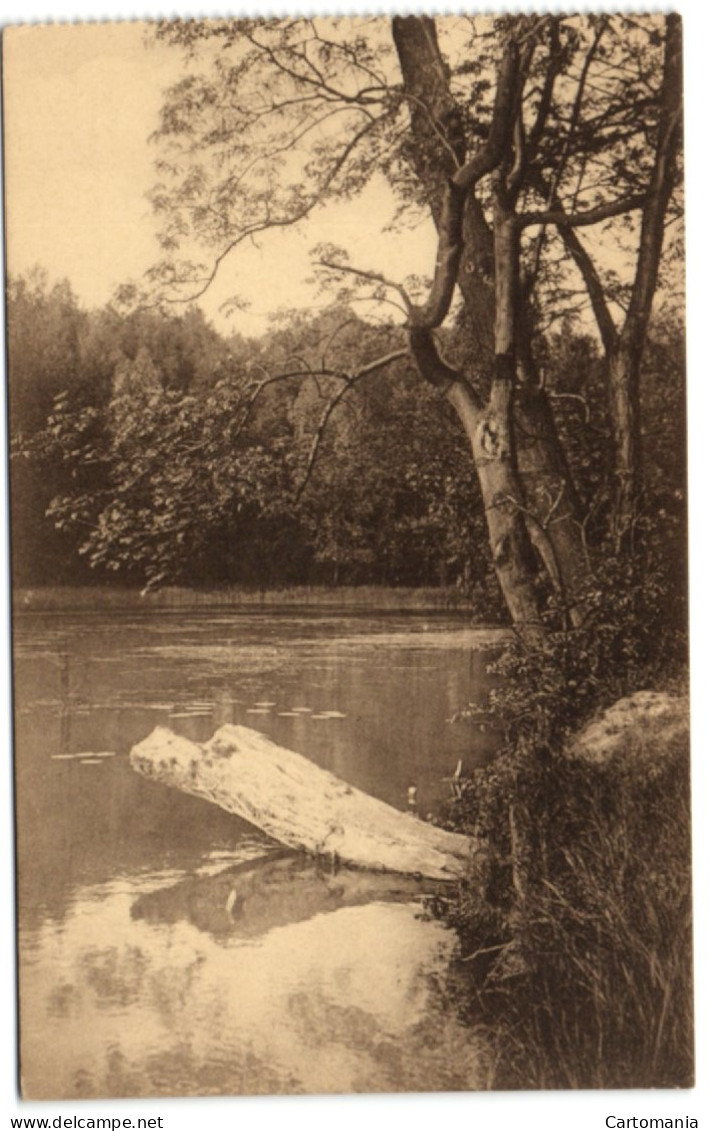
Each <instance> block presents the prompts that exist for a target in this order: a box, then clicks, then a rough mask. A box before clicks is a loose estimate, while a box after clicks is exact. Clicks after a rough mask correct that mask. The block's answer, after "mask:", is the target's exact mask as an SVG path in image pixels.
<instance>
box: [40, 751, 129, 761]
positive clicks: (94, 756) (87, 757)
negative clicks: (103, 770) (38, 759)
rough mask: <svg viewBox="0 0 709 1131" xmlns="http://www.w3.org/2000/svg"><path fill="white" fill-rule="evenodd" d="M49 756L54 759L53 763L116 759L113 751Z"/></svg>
mask: <svg viewBox="0 0 709 1131" xmlns="http://www.w3.org/2000/svg"><path fill="white" fill-rule="evenodd" d="M49 756H50V758H52V759H54V760H55V761H60V760H61V761H65V762H73V761H81V762H88V761H100V760H101V759H102V758H115V757H116V751H115V750H98V751H96V752H95V753H94V751H93V750H82V751H81V752H80V753H78V754H50V755H49Z"/></svg>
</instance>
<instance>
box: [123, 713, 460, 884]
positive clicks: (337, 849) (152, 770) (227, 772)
mask: <svg viewBox="0 0 709 1131" xmlns="http://www.w3.org/2000/svg"><path fill="white" fill-rule="evenodd" d="M130 761H131V765H132V766H133V768H134V769H135V770H137V771H138V773H141V774H143V775H144V776H145V777H148V778H151V779H152V780H154V781H158V782H162V783H164V784H165V785H169V786H174V787H175V788H177V789H181V790H183V791H184V792H186V793H190V794H193V795H194V796H195V797H202V798H205V799H206V800H207V801H212V802H214V804H215V805H219V806H220V807H221V808H222V809H226V811H227V812H229V813H234V814H236V816H238V817H241V818H242V819H244V820H246V821H249V822H250V823H251V824H253V825H255V826H256V827H257V828H259V829H261V830H262V831H263V832H265V833H266V834H267V835H268V836H270V837H273V838H274V840H277V841H279V842H280V843H281V844H284V845H286V846H287V847H289V848H294V849H300V850H304V851H305V852H308V853H310V854H312V855H314V856H329V857H331V858H333V857H336V858H338V859H339V860H340V861H342V862H343V863H345V864H352V865H354V866H355V867H359V868H366V869H371V870H373V871H378V872H398V873H401V874H403V875H409V876H425V877H428V878H430V879H435V880H454V879H458V878H459V877H461V876H462V875H463V874H464V872H465V869H466V864H467V861H468V858H469V855H470V841H469V840H468V838H467V837H464V836H461V835H459V834H458V833H450V832H446V831H445V830H444V829H439V828H436V827H435V826H434V825H430V824H428V823H427V822H425V821H420V820H418V819H417V818H416V817H413V816H410V815H409V814H407V813H401V812H400V811H399V810H398V809H394V808H393V807H392V806H391V805H387V804H386V802H384V801H379V800H377V799H376V798H374V797H370V796H369V795H368V794H366V793H363V792H362V791H361V790H359V789H355V788H354V787H353V786H351V785H348V784H347V783H346V782H344V781H342V780H341V779H340V778H338V777H335V775H334V774H331V773H329V772H328V771H327V770H322V769H320V767H319V766H316V765H315V764H314V763H313V762H310V761H308V759H307V758H304V757H303V756H302V755H300V754H296V753H294V752H293V751H292V750H286V749H285V748H284V747H282V746H277V745H276V743H275V742H272V741H271V739H269V738H266V736H265V735H262V734H259V733H258V732H257V731H254V730H250V729H249V728H248V727H242V726H231V725H226V726H223V727H221V728H220V729H219V730H218V731H217V732H216V734H215V735H214V736H213V737H212V738H211V739H210V741H209V742H207V743H205V744H204V745H199V744H197V743H195V742H191V741H190V739H188V738H183V737H181V736H180V735H177V734H174V733H173V732H172V731H170V730H167V729H166V728H165V727H156V728H155V730H154V731H153V732H152V734H150V735H148V737H147V738H145V739H144V740H143V741H142V742H140V743H138V745H137V746H134V747H133V749H132V750H131V753H130Z"/></svg>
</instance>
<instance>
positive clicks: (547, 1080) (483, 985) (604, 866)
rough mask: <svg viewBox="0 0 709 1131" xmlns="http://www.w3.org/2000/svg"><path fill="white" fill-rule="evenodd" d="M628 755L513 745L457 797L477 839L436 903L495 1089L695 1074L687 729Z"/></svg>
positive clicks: (681, 1081)
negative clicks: (454, 940) (454, 892)
mask: <svg viewBox="0 0 709 1131" xmlns="http://www.w3.org/2000/svg"><path fill="white" fill-rule="evenodd" d="M626 754H627V751H619V752H618V753H617V754H616V755H615V756H614V757H613V758H612V759H611V760H610V761H609V762H608V764H606V765H589V764H587V763H583V762H577V761H571V760H568V759H566V758H563V757H556V758H554V757H550V756H549V755H548V754H546V753H545V752H544V751H542V750H536V751H530V750H527V751H524V752H523V753H522V752H520V753H517V754H516V755H512V754H508V755H503V756H502V757H501V758H499V759H498V760H497V761H496V762H495V763H493V765H492V766H491V767H488V768H487V769H483V770H479V771H477V772H476V774H475V775H474V777H473V780H472V781H471V782H470V783H469V784H468V785H467V786H466V787H465V789H464V791H463V794H462V796H461V798H460V799H459V800H458V801H457V802H455V803H453V810H454V812H453V813H452V814H451V816H452V818H453V821H454V824H455V826H456V827H457V828H464V829H466V830H467V831H468V832H470V833H471V834H472V835H473V836H474V837H475V838H476V839H477V840H478V842H479V843H480V845H481V851H480V852H479V853H477V855H476V857H475V859H474V861H473V864H472V866H471V870H470V874H469V876H468V878H467V880H466V882H465V883H464V884H463V885H461V888H460V891H459V893H458V896H457V898H456V899H455V900H454V901H452V902H450V903H445V904H443V903H441V902H439V904H438V907H437V912H438V913H439V914H441V915H442V916H443V917H444V918H445V920H446V921H447V922H448V923H449V924H450V925H451V926H454V927H455V928H456V929H457V930H458V932H459V934H460V937H461V942H462V948H463V959H462V962H461V968H462V967H464V968H465V985H466V992H465V994H464V995H463V1001H464V1004H462V1005H461V1009H462V1011H463V1012H464V1014H465V1016H466V1020H467V1021H468V1022H469V1023H470V1024H472V1025H474V1026H475V1027H478V1026H481V1027H482V1028H483V1029H484V1030H485V1035H486V1044H487V1046H488V1048H489V1050H490V1060H489V1074H488V1075H489V1085H490V1087H492V1088H545V1089H547V1088H633V1087H638V1088H639V1087H644V1088H647V1087H665V1088H668V1087H689V1086H691V1084H692V1073H693V1038H692V928H691V861H690V819H689V767H688V749H687V742H686V739H685V738H682V737H680V736H675V738H673V739H672V740H671V741H670V743H669V744H664V743H662V744H661V746H660V747H658V744H657V743H656V742H655V741H654V739H653V736H652V734H651V733H650V734H647V735H646V748H645V750H644V751H642V752H640V753H638V751H635V752H634V757H633V758H632V760H631V759H628V758H627V757H626ZM459 973H461V971H459Z"/></svg>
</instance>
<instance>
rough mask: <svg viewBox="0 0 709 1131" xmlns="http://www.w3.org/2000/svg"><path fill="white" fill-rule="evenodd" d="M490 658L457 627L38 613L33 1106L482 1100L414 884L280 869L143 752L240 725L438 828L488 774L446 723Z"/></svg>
mask: <svg viewBox="0 0 709 1131" xmlns="http://www.w3.org/2000/svg"><path fill="white" fill-rule="evenodd" d="M491 639H494V633H490V632H481V631H480V630H471V629H468V628H466V627H465V626H464V622H462V621H461V619H460V618H456V617H453V616H443V617H442V616H431V617H428V618H424V617H421V616H408V617H407V616H395V615H383V616H382V615H378V616H376V617H367V616H352V615H347V616H338V615H335V614H333V613H328V614H327V615H318V614H316V613H312V612H308V613H307V614H300V613H299V614H298V615H294V614H293V613H288V612H280V613H279V612H277V611H274V610H272V609H269V610H268V612H267V613H258V612H252V611H249V612H247V613H236V614H235V613H225V612H223V611H221V610H220V611H219V612H217V613H204V612H199V613H191V612H185V611H179V612H173V611H170V612H162V613H154V612H153V613H150V614H149V615H135V614H134V613H130V614H127V613H126V614H115V613H113V612H112V613H111V614H110V616H103V615H94V614H85V613H84V614H77V615H66V614H49V615H47V614H42V615H40V614H23V615H20V616H19V617H18V618H17V619H16V622H15V641H14V643H15V688H16V717H15V733H16V783H17V787H16V788H17V829H18V859H19V884H18V889H19V933H20V994H21V1061H22V1065H21V1067H22V1079H23V1088H24V1093H25V1095H26V1096H27V1097H28V1098H73V1097H90V1096H94V1097H95V1096H150V1095H154V1096H158V1095H209V1094H225V1095H229V1094H232V1095H234V1094H253V1093H273V1092H281V1093H282V1092H286V1093H298V1092H310V1093H312V1092H316V1093H317V1092H350V1091H355V1092H358V1091H359V1092H362V1091H402V1090H403V1091H405V1090H442V1089H443V1090H452V1089H461V1088H475V1087H477V1086H479V1076H480V1057H479V1049H478V1047H477V1046H476V1044H475V1041H474V1039H473V1038H472V1037H471V1035H470V1034H469V1033H468V1032H467V1031H466V1030H464V1029H463V1028H462V1027H461V1025H460V1023H459V1021H458V1019H457V1017H456V1013H455V1009H454V1008H453V1007H452V1006H451V1005H450V1004H449V1003H448V1002H447V1000H446V993H445V990H444V985H445V975H446V969H447V967H448V965H449V963H450V961H451V958H452V957H453V956H454V953H455V940H454V938H453V937H452V935H451V934H450V933H448V932H445V931H444V930H443V929H442V928H441V927H440V925H439V924H437V923H433V922H428V921H426V920H425V919H422V918H421V899H422V895H423V894H424V890H423V889H422V887H421V886H420V885H418V884H416V883H415V882H413V881H402V880H397V879H396V878H392V877H372V876H367V875H366V874H362V873H354V872H349V871H345V870H343V871H340V872H339V873H338V874H337V875H331V874H329V873H328V872H327V871H324V870H322V869H320V868H318V867H316V866H315V865H313V864H310V863H308V862H306V861H303V860H300V859H299V858H297V857H293V856H292V855H289V854H283V853H282V852H279V851H278V850H277V849H276V848H275V846H273V844H271V843H270V842H268V841H267V840H266V839H265V838H264V837H262V836H261V834H259V833H258V832H257V831H256V830H254V829H253V828H252V827H250V826H248V825H246V824H243V823H241V822H240V821H238V820H237V819H236V818H235V817H233V816H230V815H228V814H226V813H223V812H221V811H220V810H218V809H216V808H215V807H214V806H211V805H209V804H208V803H206V802H203V801H200V800H199V799H196V798H191V797H187V796H184V795H182V794H180V793H178V792H174V791H171V790H169V789H167V788H165V787H164V786H161V785H158V784H155V783H152V782H149V781H146V780H144V779H142V778H139V777H138V776H137V775H136V774H135V773H134V772H133V771H132V770H131V769H130V767H129V764H128V752H129V750H130V748H131V746H132V745H133V744H134V743H135V742H137V741H138V740H140V739H141V738H143V737H145V735H146V734H148V733H149V732H150V731H151V730H152V728H153V727H154V726H156V725H163V726H169V727H171V728H172V729H173V730H175V731H177V732H178V733H180V734H184V735H186V736H188V737H190V738H193V739H195V740H199V741H202V740H205V739H206V738H208V737H210V736H211V735H212V733H213V732H214V730H215V729H216V728H217V727H218V726H220V725H222V724H223V723H241V724H243V725H247V726H252V727H254V728H255V729H258V730H260V731H263V732H264V733H266V734H268V735H270V736H271V737H272V738H274V739H275V740H276V741H278V742H280V743H282V744H283V745H285V746H288V747H290V748H292V749H294V750H297V751H299V752H301V753H303V754H306V755H307V756H308V757H310V758H312V759H313V760H314V761H316V762H317V763H319V764H320V765H322V766H324V767H326V768H327V769H329V770H332V771H333V772H334V773H336V774H338V775H340V776H341V777H343V778H344V779H345V780H347V781H349V782H351V783H352V784H353V785H356V786H359V787H360V788H362V789H365V790H367V791H368V792H370V793H372V794H374V795H375V796H377V797H381V798H383V799H384V800H386V801H389V802H390V803H391V804H394V805H397V806H399V807H401V808H405V806H406V794H407V788H408V787H409V786H410V785H416V787H417V790H418V797H419V802H420V807H421V809H422V810H423V811H424V812H425V811H427V810H428V809H430V808H433V807H434V806H435V804H436V803H437V802H439V801H440V800H441V799H442V798H443V797H445V795H446V792H447V789H448V786H447V784H446V782H445V779H446V778H447V777H449V776H450V775H451V773H452V772H453V770H454V768H455V766H456V764H457V762H458V760H459V759H461V758H462V760H463V766H464V769H468V768H470V767H471V766H472V765H474V764H475V763H476V762H477V761H480V760H483V759H485V758H486V757H488V756H489V754H490V752H491V743H492V742H493V739H492V737H491V736H490V735H489V734H484V733H472V734H471V731H470V730H469V729H468V728H467V727H465V726H460V725H456V724H450V722H449V721H448V720H449V719H450V718H451V716H452V715H453V714H454V712H455V711H456V710H457V709H458V708H459V707H460V706H461V705H462V704H463V703H466V702H467V701H468V700H470V699H473V698H474V699H477V700H480V699H482V698H484V696H485V694H486V691H487V689H488V687H489V676H488V675H487V674H486V670H485V669H486V663H487V661H488V659H489V653H488V654H487V655H486V653H485V652H484V651H481V650H480V647H479V646H480V645H481V644H485V643H489V642H490V640H491ZM69 755H71V757H69Z"/></svg>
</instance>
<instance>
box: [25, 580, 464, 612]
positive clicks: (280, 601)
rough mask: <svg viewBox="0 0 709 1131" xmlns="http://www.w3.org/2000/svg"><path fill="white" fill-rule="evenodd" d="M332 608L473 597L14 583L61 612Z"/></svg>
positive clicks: (428, 591)
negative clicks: (147, 589)
mask: <svg viewBox="0 0 709 1131" xmlns="http://www.w3.org/2000/svg"><path fill="white" fill-rule="evenodd" d="M242 606H243V607H245V608H275V607H279V608H289V607H290V608H314V607H317V608H333V609H362V610H383V611H387V612H406V611H420V612H431V611H441V612H444V611H455V610H461V611H472V609H473V603H472V601H471V600H470V599H468V598H467V597H465V596H464V595H463V594H461V593H460V591H459V590H457V589H456V588H455V587H454V586H448V587H445V588H440V589H434V588H421V589H416V588H401V589H398V588H389V587H386V586H381V587H380V586H376V585H358V586H342V587H341V588H340V587H330V586H322V585H318V586H307V585H301V586H288V587H284V588H281V589H264V590H261V589H246V588H242V587H225V588H219V589H186V588H179V587H168V588H165V589H159V590H156V591H155V592H149V593H142V592H141V591H140V590H138V589H128V588H126V589H121V588H119V587H103V586H101V587H100V586H96V587H91V586H76V587H71V586H57V587H47V588H37V589H16V590H15V591H14V592H13V607H14V609H15V610H16V611H28V612H31V611H37V612H64V611H83V610H85V611H91V610H103V609H107V610H110V609H116V610H121V609H127V610H133V609H194V608H197V609H199V608H241V607H242Z"/></svg>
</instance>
